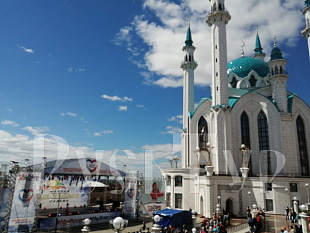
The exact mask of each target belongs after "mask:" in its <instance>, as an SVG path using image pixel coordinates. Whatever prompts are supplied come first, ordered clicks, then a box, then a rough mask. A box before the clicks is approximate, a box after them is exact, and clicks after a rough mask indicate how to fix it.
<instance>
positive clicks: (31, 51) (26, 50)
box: [19, 46, 34, 53]
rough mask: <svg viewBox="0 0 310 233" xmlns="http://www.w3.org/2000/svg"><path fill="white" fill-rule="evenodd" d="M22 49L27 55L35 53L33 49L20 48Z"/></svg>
mask: <svg viewBox="0 0 310 233" xmlns="http://www.w3.org/2000/svg"><path fill="white" fill-rule="evenodd" d="M19 48H20V49H22V50H24V51H25V52H26V53H34V51H33V50H32V49H28V48H26V47H23V46H20V47H19Z"/></svg>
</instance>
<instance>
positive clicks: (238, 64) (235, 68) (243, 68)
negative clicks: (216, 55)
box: [227, 57, 269, 78]
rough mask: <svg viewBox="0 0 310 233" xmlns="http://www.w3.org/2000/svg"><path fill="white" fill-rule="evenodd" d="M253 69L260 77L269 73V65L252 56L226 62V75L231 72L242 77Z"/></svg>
mask: <svg viewBox="0 0 310 233" xmlns="http://www.w3.org/2000/svg"><path fill="white" fill-rule="evenodd" d="M252 70H254V71H255V72H256V73H257V74H258V75H259V76H260V77H266V76H267V75H268V74H269V67H268V65H267V63H266V62H264V61H262V60H259V59H256V58H253V57H240V58H238V59H235V60H233V61H231V62H229V63H228V64H227V74H228V76H229V75H230V74H232V73H234V74H236V75H237V76H238V77H240V78H244V77H246V76H248V75H249V73H250V72H251V71H252Z"/></svg>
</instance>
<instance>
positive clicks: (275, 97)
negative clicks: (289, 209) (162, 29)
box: [163, 0, 310, 216]
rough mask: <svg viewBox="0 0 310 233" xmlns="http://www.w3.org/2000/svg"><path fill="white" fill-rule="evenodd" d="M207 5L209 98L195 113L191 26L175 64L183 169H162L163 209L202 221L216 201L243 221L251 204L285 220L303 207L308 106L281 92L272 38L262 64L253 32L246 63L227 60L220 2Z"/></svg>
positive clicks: (281, 73) (281, 64)
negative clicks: (296, 205) (187, 212)
mask: <svg viewBox="0 0 310 233" xmlns="http://www.w3.org/2000/svg"><path fill="white" fill-rule="evenodd" d="M210 2H211V11H210V12H209V14H208V15H207V18H206V23H207V24H208V25H209V26H210V27H212V30H211V31H212V33H211V36H212V50H211V51H212V91H211V93H212V97H211V98H203V99H201V101H200V103H199V105H198V106H197V107H196V108H194V70H195V68H196V67H197V63H196V61H195V59H194V51H195V47H194V46H193V41H192V37H191V31H190V27H189V28H188V31H187V37H186V42H185V46H184V47H183V51H184V52H185V55H184V60H183V62H182V64H181V68H182V69H183V71H184V86H183V88H184V91H183V133H182V149H183V150H182V167H181V168H175V169H174V168H171V169H166V170H164V171H163V177H164V179H165V186H166V191H165V198H166V201H167V204H168V205H169V206H170V207H172V208H181V209H190V208H191V209H194V210H196V211H197V212H198V213H201V214H203V215H205V216H211V215H212V213H213V212H215V211H216V204H218V202H219V203H220V205H221V209H222V208H226V209H227V210H228V211H229V212H230V213H232V214H233V215H236V216H244V215H245V214H246V208H247V206H249V205H253V204H257V205H258V206H260V207H261V208H265V209H266V211H269V212H271V213H275V214H283V213H284V209H285V206H287V205H290V206H292V200H293V198H294V197H297V199H298V200H299V201H300V203H306V202H309V200H308V196H307V193H308V190H307V188H308V186H307V185H306V184H307V183H308V182H310V169H309V158H310V117H309V116H310V108H309V106H308V105H307V104H306V103H305V102H304V101H303V100H302V99H300V98H299V97H298V96H297V95H296V94H293V93H290V92H289V91H288V90H287V88H286V81H287V79H288V78H289V75H288V74H287V72H286V70H285V66H286V62H287V61H286V59H285V58H283V56H282V52H281V50H280V49H279V48H278V47H277V44H276V40H275V41H274V48H273V50H272V52H271V55H270V59H268V60H267V59H266V58H265V57H266V55H265V54H264V53H263V49H262V46H261V43H260V38H259V35H258V33H257V34H256V47H255V50H254V51H255V53H254V55H253V56H252V57H245V56H244V54H242V56H241V57H239V58H237V59H235V60H233V61H230V62H227V45H226V44H227V43H226V25H227V24H228V23H229V20H230V18H231V16H230V14H229V12H228V11H227V10H226V8H225V0H210ZM305 3H306V7H305V9H304V10H303V14H304V15H305V16H306V28H305V29H304V30H303V31H302V35H303V36H305V37H307V38H308V43H310V37H309V32H310V27H309V15H310V1H309V0H307V1H306V2H305ZM309 50H310V45H309ZM266 60H267V61H266ZM242 144H244V146H243V147H242V148H241V145H242ZM249 155H250V159H249ZM209 156H210V157H209ZM209 158H210V159H209ZM240 168H242V169H240Z"/></svg>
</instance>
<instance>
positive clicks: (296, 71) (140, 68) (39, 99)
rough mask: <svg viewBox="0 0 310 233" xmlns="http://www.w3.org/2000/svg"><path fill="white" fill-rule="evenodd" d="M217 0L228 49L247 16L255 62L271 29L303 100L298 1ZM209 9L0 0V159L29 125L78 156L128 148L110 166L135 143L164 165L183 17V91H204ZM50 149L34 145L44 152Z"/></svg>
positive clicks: (11, 153) (305, 84)
mask: <svg viewBox="0 0 310 233" xmlns="http://www.w3.org/2000/svg"><path fill="white" fill-rule="evenodd" d="M241 4H242V6H243V7H242V9H241V8H240V5H241ZM226 5H227V8H228V11H229V12H230V14H231V16H232V20H231V21H230V22H229V24H228V26H227V39H228V60H229V61H230V60H232V59H236V58H238V57H240V54H241V45H242V43H243V42H244V43H245V44H246V46H245V55H246V56H251V55H252V54H253V49H254V45H255V31H256V24H258V28H259V35H260V39H261V43H262V47H263V48H264V52H265V53H266V54H267V57H266V59H265V61H268V59H269V54H270V51H271V49H272V46H273V37H274V36H275V35H276V36H277V44H278V47H279V48H280V49H281V50H282V52H283V56H284V57H285V58H286V59H287V61H288V62H287V68H286V70H287V71H288V73H289V75H290V78H289V80H288V83H287V87H288V90H289V91H292V92H294V93H298V95H299V97H301V98H302V99H303V100H305V102H307V103H308V104H309V103H310V95H309V93H308V90H309V80H308V79H309V73H310V65H309V53H308V48H307V41H306V39H305V38H302V36H301V34H300V31H301V29H302V28H304V26H305V20H304V17H303V15H302V13H301V9H303V7H304V1H303V0H298V1H297V0H296V1H291V0H286V1H283V0H281V1H280V0H274V1H269V0H261V1H254V0H253V1H246V2H244V1H242V0H234V1H229V0H228V1H226ZM209 8H210V6H209V1H207V0H195V1H193V0H175V1H172V0H91V1H90V0H89V1H85V0H84V1H82V0H65V1H63V0H62V1H51V0H44V1H37V0H28V1H19V0H3V1H1V2H0V77H1V86H0V122H1V124H0V155H1V157H0V160H1V161H0V162H1V163H5V162H9V161H11V160H16V161H19V162H22V161H23V159H24V158H29V157H31V156H32V146H33V145H32V140H33V138H34V136H35V135H36V134H38V133H47V134H51V135H57V136H58V137H62V138H63V139H64V140H66V141H67V142H68V144H69V145H70V147H71V150H72V151H74V150H75V149H82V150H84V151H85V154H86V155H92V154H93V152H94V151H95V150H106V151H109V153H112V152H113V151H115V150H117V149H126V150H128V151H131V152H132V153H134V154H135V156H136V158H137V159H136V160H135V161H133V160H132V161H130V160H126V159H125V157H124V156H120V157H119V158H120V159H119V164H120V165H119V166H120V167H119V168H121V166H122V164H127V165H128V167H129V168H130V169H135V167H136V166H138V167H139V166H141V165H142V162H141V161H142V160H143V159H142V158H143V154H144V152H143V151H144V150H153V151H154V159H155V161H157V163H158V164H159V166H161V167H168V166H169V163H168V162H167V159H168V158H169V157H170V156H171V153H174V152H175V151H177V150H178V149H179V147H174V148H173V149H172V145H171V144H172V140H173V138H174V140H175V141H176V142H177V141H178V140H176V138H177V135H178V134H179V133H180V131H181V129H182V125H181V121H182V117H181V114H182V74H183V72H182V70H181V69H180V68H179V67H180V62H181V61H182V59H183V53H182V51H181V49H182V46H183V45H184V40H185V36H186V30H187V25H188V22H189V18H190V22H191V29H192V36H193V40H194V46H196V52H195V57H196V61H197V62H198V68H197V69H196V71H195V75H196V76H195V83H196V87H195V102H196V103H198V102H199V100H200V99H201V98H203V97H209V96H210V92H209V85H210V81H211V75H210V58H211V54H210V39H211V38H210V28H209V27H208V25H207V24H206V23H205V22H204V20H205V16H206V14H207V11H208V9H209ZM173 134H175V136H174V137H173V136H172V135H173ZM49 142H50V143H51V144H53V142H52V141H49ZM172 150H173V151H172ZM54 152H55V151H53V150H52V149H51V150H50V151H48V152H46V153H47V154H46V155H47V156H48V158H49V159H52V158H54V157H55V153H54ZM70 153H71V152H70ZM73 154H74V153H73ZM73 154H71V155H70V156H74V155H73ZM120 154H122V153H120ZM107 160H108V158H107Z"/></svg>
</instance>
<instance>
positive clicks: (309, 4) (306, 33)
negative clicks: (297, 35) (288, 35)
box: [301, 0, 310, 57]
mask: <svg viewBox="0 0 310 233" xmlns="http://www.w3.org/2000/svg"><path fill="white" fill-rule="evenodd" d="M305 4H306V7H305V8H304V9H303V10H302V13H303V14H304V16H305V18H306V27H305V28H304V29H303V30H302V31H301V34H302V36H303V37H305V38H307V39H308V50H309V57H310V0H306V1H305Z"/></svg>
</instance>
